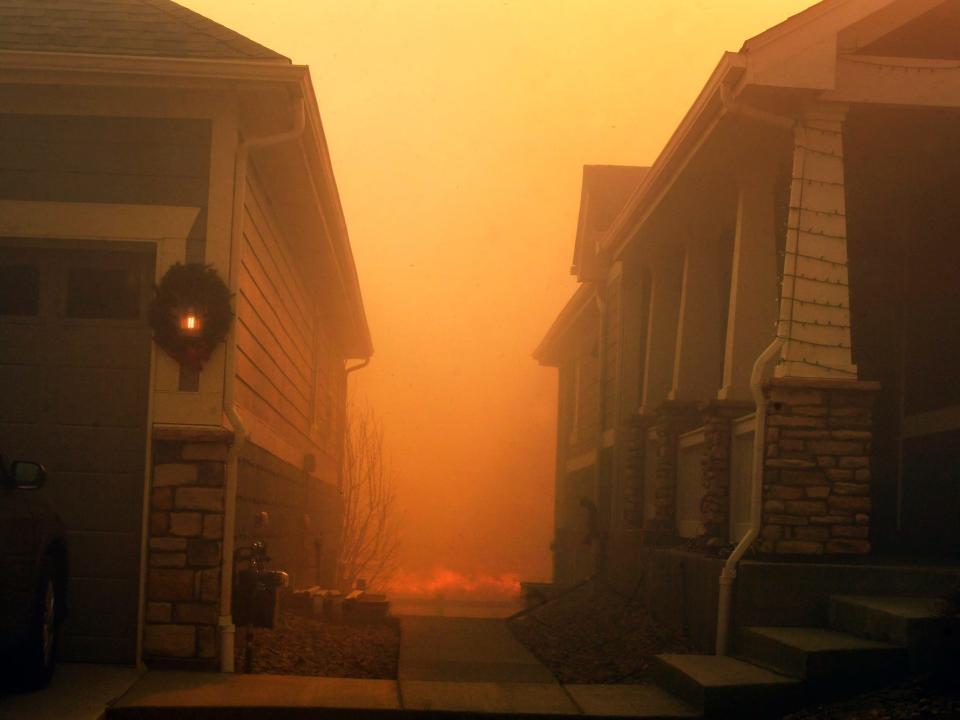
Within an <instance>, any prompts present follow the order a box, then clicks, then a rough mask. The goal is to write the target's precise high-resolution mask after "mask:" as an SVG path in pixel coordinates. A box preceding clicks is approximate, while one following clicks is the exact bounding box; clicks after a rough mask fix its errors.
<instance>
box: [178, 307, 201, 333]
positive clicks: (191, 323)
mask: <svg viewBox="0 0 960 720" xmlns="http://www.w3.org/2000/svg"><path fill="white" fill-rule="evenodd" d="M202 332H203V316H202V315H201V314H200V313H199V312H198V311H197V310H196V308H192V307H188V308H183V309H181V310H180V334H181V335H185V336H187V337H197V336H199V335H200V334H201V333H202Z"/></svg>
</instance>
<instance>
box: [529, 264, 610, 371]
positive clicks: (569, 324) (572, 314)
mask: <svg viewBox="0 0 960 720" xmlns="http://www.w3.org/2000/svg"><path fill="white" fill-rule="evenodd" d="M595 302H596V290H595V288H594V286H593V283H583V284H581V285H580V286H579V287H578V288H577V290H576V292H575V293H574V294H573V296H572V297H571V298H570V299H569V300H568V301H567V304H566V305H564V306H563V310H561V311H560V314H559V315H557V317H556V319H555V320H554V321H553V324H552V325H551V326H550V329H549V330H547V334H546V335H544V337H543V340H541V341H540V344H539V345H538V346H537V349H536V350H534V351H533V358H534V360H536V361H537V362H538V363H540V364H541V365H545V366H547V367H557V366H559V365H560V363H561V362H562V359H563V352H562V349H563V347H564V345H565V343H566V342H567V341H569V339H570V334H571V332H572V331H573V330H574V328H576V326H577V324H578V321H579V320H580V319H581V318H582V317H583V316H584V313H585V312H589V311H590V309H591V308H595V307H596V305H595Z"/></svg>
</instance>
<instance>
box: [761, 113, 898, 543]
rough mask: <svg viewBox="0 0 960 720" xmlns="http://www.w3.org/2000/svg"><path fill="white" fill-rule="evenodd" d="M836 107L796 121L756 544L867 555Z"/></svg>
mask: <svg viewBox="0 0 960 720" xmlns="http://www.w3.org/2000/svg"><path fill="white" fill-rule="evenodd" d="M844 115H845V109H844V108H842V107H832V106H820V107H817V108H815V109H814V110H812V111H810V112H808V113H807V114H806V115H805V116H804V117H803V119H802V120H801V121H800V123H799V124H798V126H797V129H796V134H795V146H794V154H793V180H792V185H791V190H790V214H789V221H788V227H787V242H786V255H785V258H784V272H783V285H782V288H781V296H780V316H779V324H778V330H777V332H778V335H779V336H780V337H781V338H783V339H784V340H785V341H786V342H785V344H784V347H783V350H782V352H781V357H780V363H779V365H778V366H777V368H776V371H775V373H774V377H773V379H772V380H771V381H770V382H769V383H768V384H767V387H766V388H765V393H766V395H767V398H768V400H769V405H768V411H767V418H766V425H767V430H766V436H765V438H764V439H765V441H766V453H765V458H766V459H765V465H764V476H763V524H762V528H761V536H760V543H759V549H760V551H761V552H764V553H773V554H778V555H821V554H837V555H844V554H848V555H862V554H866V553H869V552H870V549H871V546H870V512H871V498H870V478H871V474H870V455H871V451H872V448H871V444H872V440H873V427H872V419H871V408H872V406H873V400H874V397H875V394H876V392H877V390H878V389H879V386H878V385H877V384H876V383H869V382H863V381H860V380H858V379H857V368H856V366H855V365H854V364H853V360H852V355H851V346H850V338H851V334H850V289H849V286H848V274H847V223H846V207H845V203H844V189H845V188H844V162H843V120H844Z"/></svg>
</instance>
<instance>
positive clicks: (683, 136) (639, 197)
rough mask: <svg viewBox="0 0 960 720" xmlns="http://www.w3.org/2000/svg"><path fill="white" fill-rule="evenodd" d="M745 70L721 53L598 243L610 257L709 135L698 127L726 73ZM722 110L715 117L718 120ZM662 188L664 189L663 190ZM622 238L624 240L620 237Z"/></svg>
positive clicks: (739, 58) (738, 57) (734, 55)
mask: <svg viewBox="0 0 960 720" xmlns="http://www.w3.org/2000/svg"><path fill="white" fill-rule="evenodd" d="M746 67H747V59H746V57H745V56H744V55H743V54H742V53H739V52H725V53H724V54H723V56H722V57H721V58H720V62H719V63H717V66H716V68H714V70H713V72H712V73H711V74H710V77H709V78H708V79H707V82H706V84H705V85H704V86H703V88H702V89H701V90H700V93H699V94H698V95H697V98H696V100H694V102H693V105H691V106H690V108H689V109H688V110H687V113H686V114H685V115H684V117H683V120H681V121H680V124H679V125H678V126H677V128H676V129H675V130H674V131H673V134H672V135H671V136H670V139H669V140H668V141H667V144H666V145H665V146H664V148H663V150H662V151H661V152H660V154H659V155H657V159H656V160H655V161H654V162H653V164H652V165H651V166H650V169H649V170H648V171H647V173H646V175H644V177H643V179H642V180H641V182H640V185H639V186H638V187H637V189H636V190H635V191H634V192H633V194H632V195H631V196H630V198H629V199H628V200H627V202H626V204H625V205H624V208H623V210H622V211H621V212H620V214H619V215H618V216H617V218H616V219H615V220H614V221H613V223H612V224H611V225H610V227H609V228H608V229H607V232H606V233H604V236H603V238H602V240H601V244H602V245H603V246H604V247H607V248H610V249H612V250H613V257H616V256H618V255H619V254H620V253H621V252H622V251H623V247H624V246H625V245H626V244H627V243H628V242H629V241H630V238H629V235H630V234H632V232H633V231H634V230H635V229H636V228H637V227H638V226H639V225H642V224H643V222H644V220H645V219H646V218H643V219H638V220H637V221H633V220H632V219H633V218H635V217H636V215H637V214H638V213H644V214H645V215H649V214H650V212H652V210H653V209H654V208H655V207H656V205H657V199H658V198H657V193H658V191H660V190H661V187H660V186H661V185H663V184H664V183H666V185H667V187H669V185H670V181H671V179H672V178H671V177H670V174H669V173H670V170H671V169H672V167H673V165H674V164H675V163H677V162H682V161H683V160H686V159H688V158H689V157H690V156H692V154H693V152H694V151H695V150H696V148H697V146H698V144H697V140H698V139H700V137H701V136H702V135H709V132H706V133H703V132H699V131H698V126H699V124H700V123H701V122H702V121H703V120H704V118H705V117H706V115H707V110H708V108H709V107H710V105H711V103H712V102H713V101H714V100H717V101H718V102H719V93H720V86H721V84H722V83H724V82H725V81H726V78H727V75H728V74H730V73H740V74H742V73H743V72H744V71H745V70H746ZM722 114H723V113H722V110H721V112H720V114H719V115H718V116H717V118H716V119H717V120H719V118H720V116H721V115H722ZM664 189H665V188H664ZM624 235H626V236H627V237H622V236H624Z"/></svg>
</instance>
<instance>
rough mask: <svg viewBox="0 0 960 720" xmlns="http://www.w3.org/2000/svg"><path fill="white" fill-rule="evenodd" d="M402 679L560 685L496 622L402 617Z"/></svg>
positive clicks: (503, 622) (502, 624)
mask: <svg viewBox="0 0 960 720" xmlns="http://www.w3.org/2000/svg"><path fill="white" fill-rule="evenodd" d="M397 676H398V677H399V679H400V681H401V682H403V681H405V680H441V681H451V682H511V683H556V679H555V678H554V677H553V674H552V673H551V672H550V671H549V670H547V668H545V667H544V666H543V664H542V663H541V662H540V661H539V660H537V658H535V657H534V656H533V655H532V654H531V653H530V651H529V650H527V649H526V648H525V647H524V646H523V645H521V644H520V643H519V642H517V640H516V639H515V638H514V637H513V633H511V632H510V629H509V628H508V627H507V623H506V622H505V621H504V620H499V619H493V618H484V619H481V618H445V617H411V616H407V617H401V618H400V665H399V670H398V673H397Z"/></svg>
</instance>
